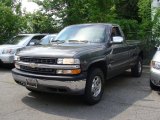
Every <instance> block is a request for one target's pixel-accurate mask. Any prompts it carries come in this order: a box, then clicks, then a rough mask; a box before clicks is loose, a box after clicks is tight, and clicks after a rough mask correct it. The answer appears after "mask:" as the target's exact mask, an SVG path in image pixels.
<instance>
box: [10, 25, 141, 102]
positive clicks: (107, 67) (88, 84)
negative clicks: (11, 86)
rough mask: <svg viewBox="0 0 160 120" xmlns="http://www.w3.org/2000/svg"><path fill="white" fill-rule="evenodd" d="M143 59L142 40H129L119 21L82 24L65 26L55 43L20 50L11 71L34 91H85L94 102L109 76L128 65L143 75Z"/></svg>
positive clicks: (100, 96) (79, 92)
mask: <svg viewBox="0 0 160 120" xmlns="http://www.w3.org/2000/svg"><path fill="white" fill-rule="evenodd" d="M142 60H143V51H142V50H141V49H140V47H139V43H138V42H127V41H126V40H125V37H124V34H123V32H122V30H121V28H120V26H119V25H116V24H107V23H92V24H79V25H71V26H68V27H66V28H64V29H63V30H62V31H61V32H60V33H59V34H58V35H57V37H56V38H55V40H54V41H52V45H48V46H38V47H32V48H28V49H24V50H22V51H20V52H19V53H17V54H16V56H15V68H14V69H13V70H12V75H13V78H14V80H15V82H17V83H18V84H20V85H23V86H25V87H26V88H27V89H28V90H30V91H32V92H39V91H41V92H53V93H64V94H76V95H77V94H78V95H83V96H84V98H85V100H86V102H87V103H88V104H91V105H93V104H96V103H98V102H99V101H100V100H101V98H102V95H103V92H104V83H105V81H106V80H109V79H110V78H113V77H114V76H116V75H118V74H120V73H122V72H124V71H125V70H128V69H131V73H132V75H133V76H135V77H140V76H141V74H142Z"/></svg>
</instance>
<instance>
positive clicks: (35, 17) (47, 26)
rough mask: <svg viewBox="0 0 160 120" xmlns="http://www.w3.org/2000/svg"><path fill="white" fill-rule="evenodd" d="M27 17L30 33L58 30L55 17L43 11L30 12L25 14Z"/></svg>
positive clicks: (27, 28)
mask: <svg viewBox="0 0 160 120" xmlns="http://www.w3.org/2000/svg"><path fill="white" fill-rule="evenodd" d="M25 19H26V22H27V27H26V32H28V33H55V32H57V31H58V30H57V28H56V23H55V21H54V20H53V18H52V17H49V16H47V15H45V14H43V13H41V12H35V13H33V14H31V13H28V14H26V15H25Z"/></svg>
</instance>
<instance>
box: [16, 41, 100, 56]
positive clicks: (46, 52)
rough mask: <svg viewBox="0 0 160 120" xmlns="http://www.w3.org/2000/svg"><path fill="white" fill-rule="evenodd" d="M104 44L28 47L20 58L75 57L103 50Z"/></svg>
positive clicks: (21, 53) (21, 52) (20, 53)
mask: <svg viewBox="0 0 160 120" xmlns="http://www.w3.org/2000/svg"><path fill="white" fill-rule="evenodd" d="M102 48H103V45H102V44H97V43H96V44H93V43H87V44H71V43H69V44H67V43H64V44H59V45H50V46H36V47H27V48H26V49H24V50H22V51H20V52H19V53H18V54H17V55H20V56H37V57H74V56H75V55H78V54H81V53H85V52H86V53H88V52H92V51H95V50H98V49H102Z"/></svg>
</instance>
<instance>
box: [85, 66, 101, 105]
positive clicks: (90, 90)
mask: <svg viewBox="0 0 160 120" xmlns="http://www.w3.org/2000/svg"><path fill="white" fill-rule="evenodd" d="M103 91H104V74H103V72H102V70H101V69H99V68H93V70H92V71H91V72H89V73H88V77H87V82H86V88H85V100H86V102H87V103H88V104H90V105H94V104H96V103H98V102H99V101H100V100H101V98H102V94H103Z"/></svg>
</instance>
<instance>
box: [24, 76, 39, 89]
mask: <svg viewBox="0 0 160 120" xmlns="http://www.w3.org/2000/svg"><path fill="white" fill-rule="evenodd" d="M26 86H28V87H32V88H37V79H34V78H27V79H26Z"/></svg>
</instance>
